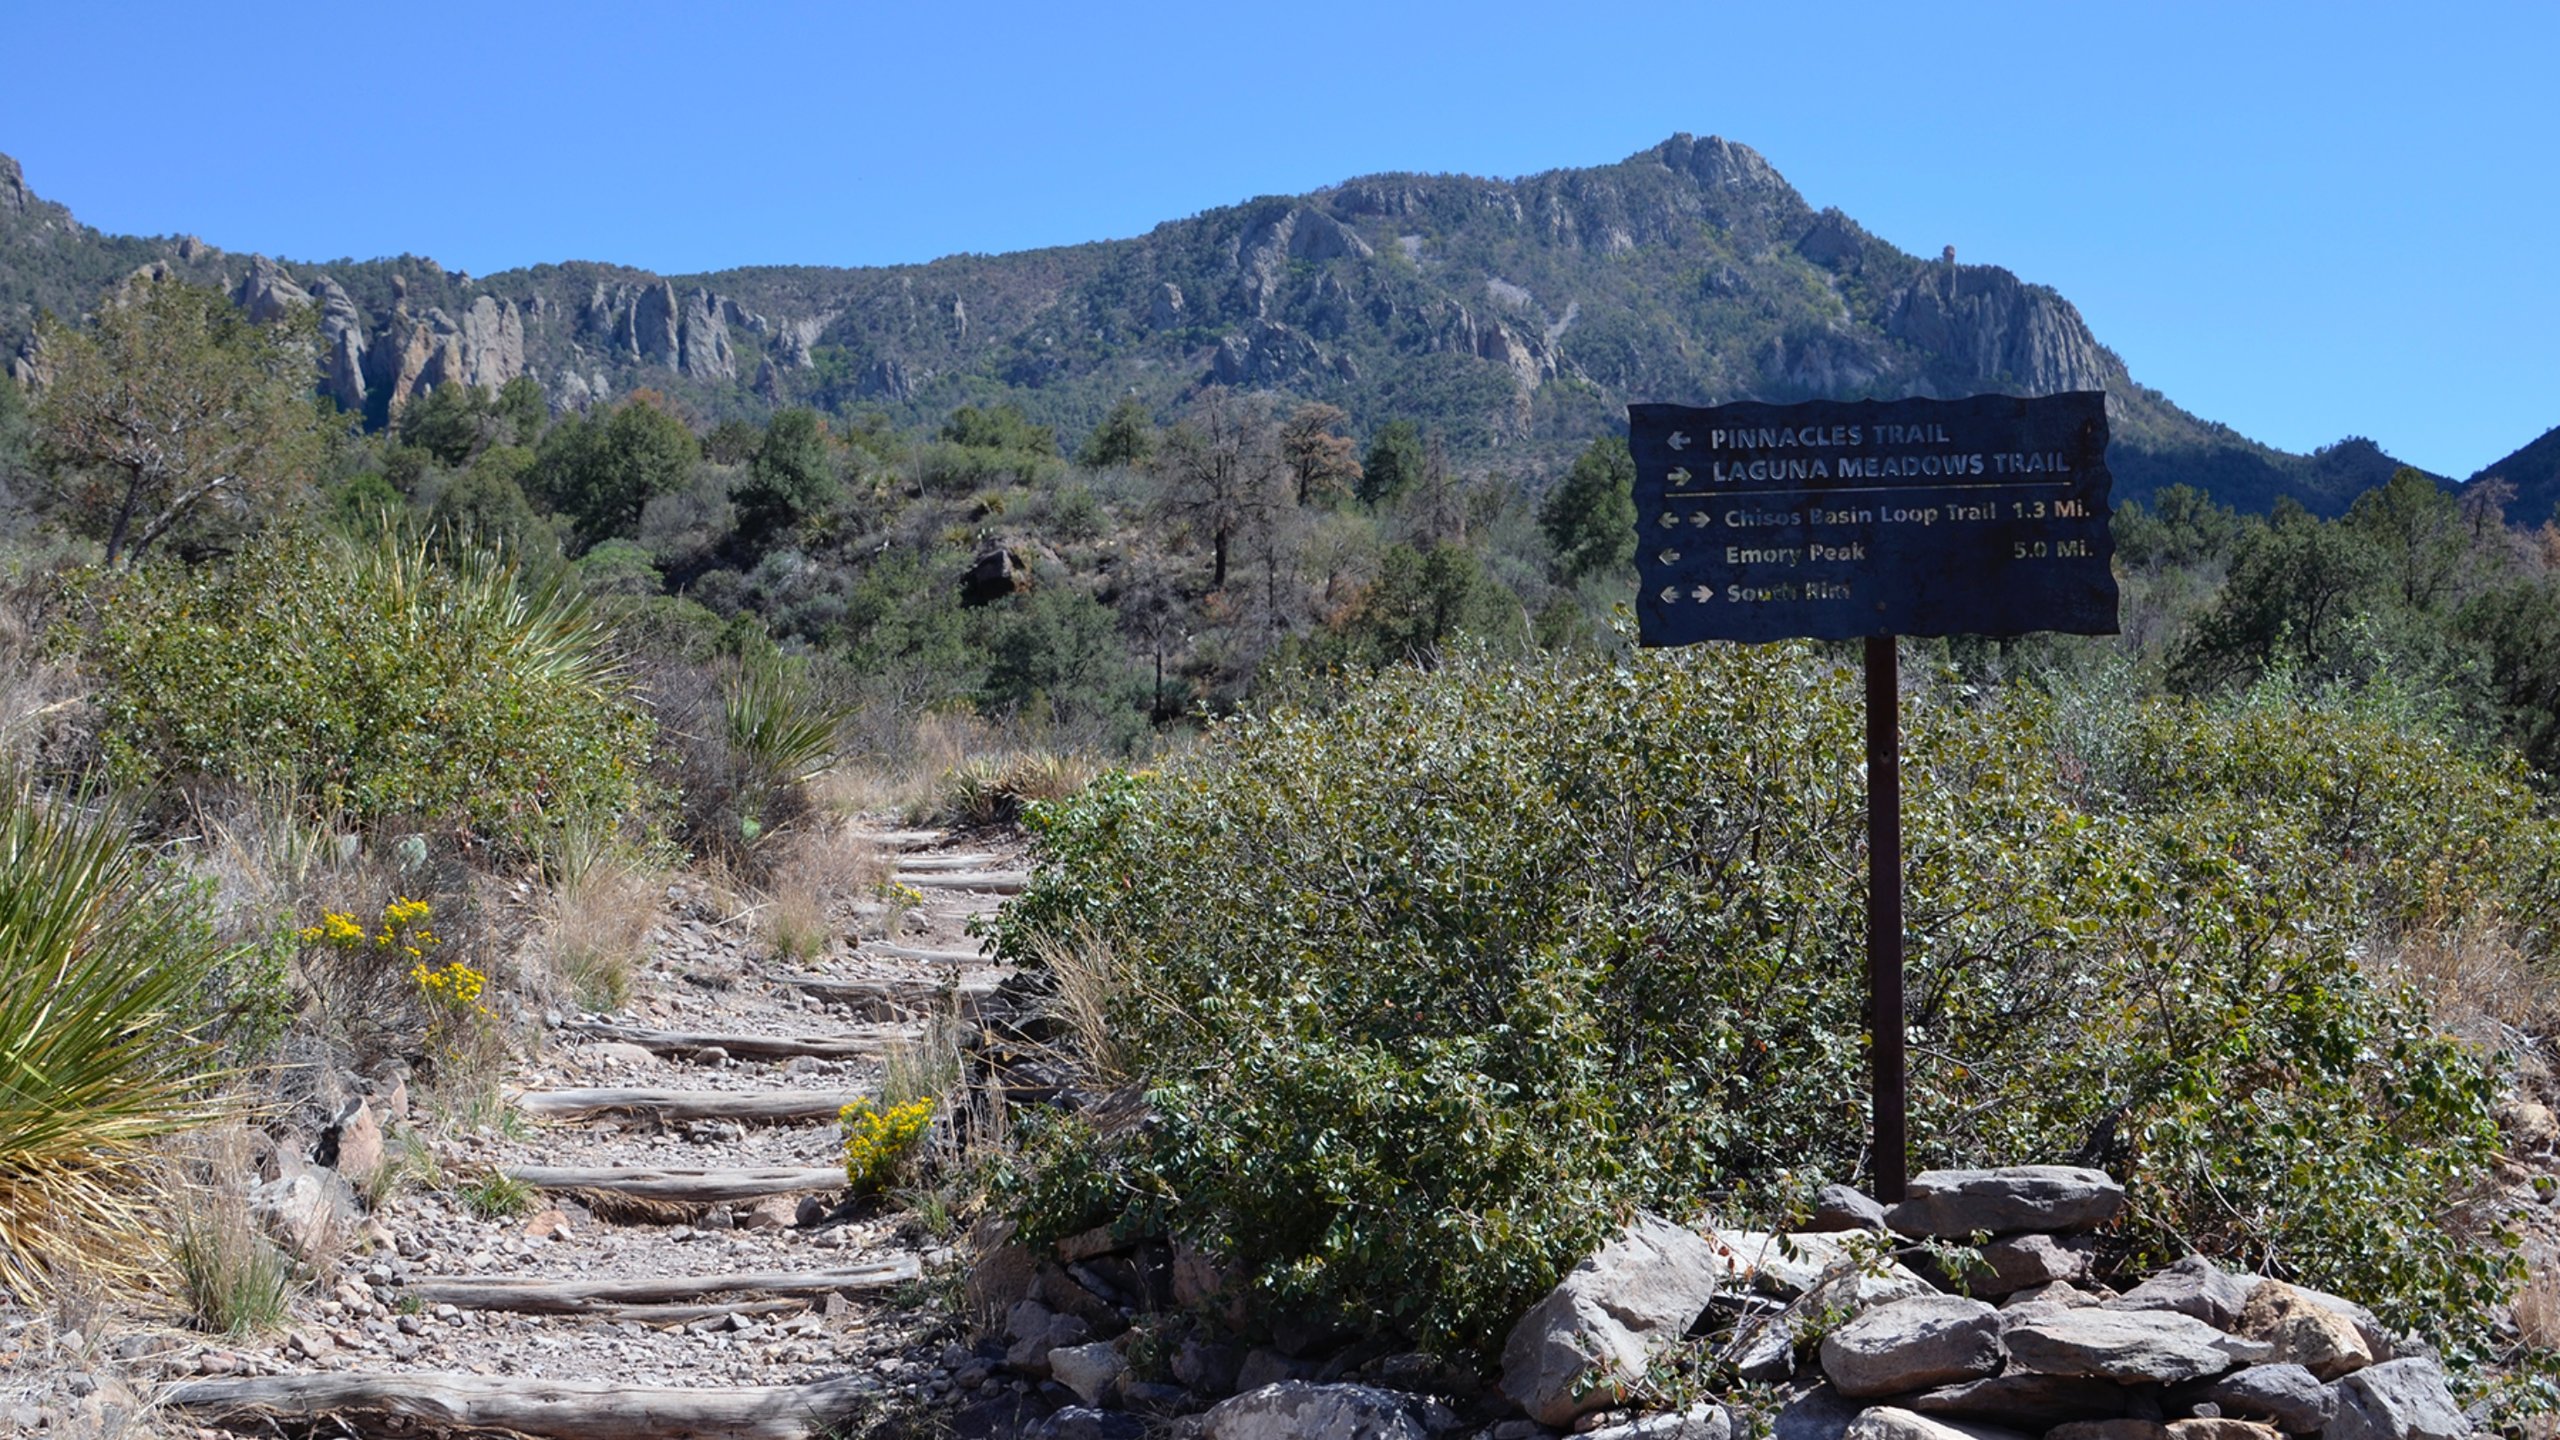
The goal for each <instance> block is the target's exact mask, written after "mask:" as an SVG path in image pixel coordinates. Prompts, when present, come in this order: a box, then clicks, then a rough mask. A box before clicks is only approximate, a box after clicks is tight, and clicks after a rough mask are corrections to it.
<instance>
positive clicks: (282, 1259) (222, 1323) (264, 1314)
mask: <svg viewBox="0 0 2560 1440" xmlns="http://www.w3.org/2000/svg"><path fill="white" fill-rule="evenodd" d="M197 1141H198V1143H196V1144H195V1145H193V1146H191V1147H188V1148H189V1150H190V1151H191V1152H192V1153H190V1154H189V1155H188V1156H187V1159H186V1161H185V1163H183V1164H181V1165H180V1166H179V1167H178V1169H179V1170H180V1172H181V1175H180V1178H179V1179H178V1180H177V1181H176V1183H175V1184H174V1185H173V1187H172V1190H171V1193H170V1195H169V1197H168V1207H167V1208H168V1210H169V1212H170V1215H171V1222H170V1231H169V1236H168V1248H169V1260H170V1270H169V1273H170V1277H171V1278H172V1279H173V1280H174V1281H175V1282H176V1286H177V1297H176V1298H177V1300H178V1303H179V1306H180V1308H181V1310H182V1311H183V1312H184V1316H185V1320H186V1323H187V1324H188V1325H190V1326H192V1327H193V1328H195V1329H198V1330H205V1331H210V1332H212V1333H214V1334H218V1335H252V1334H256V1333H258V1332H261V1331H265V1330H272V1329H274V1328H275V1327H276V1326H277V1325H279V1324H281V1323H282V1322H283V1320H284V1317H285V1307H286V1303H287V1301H288V1300H289V1299H290V1298H291V1296H292V1293H293V1285H294V1265H293V1260H292V1257H290V1256H288V1255H287V1254H285V1252H284V1250H283V1249H282V1248H281V1247H279V1246H278V1245H277V1244H276V1243H275V1242H274V1241H273V1240H272V1239H269V1238H268V1237H267V1235H266V1234H265V1233H264V1232H263V1231H262V1230H260V1229H259V1227H258V1223H257V1220H256V1219H255V1217H253V1216H252V1215H251V1214H250V1213H249V1198H248V1192H247V1186H246V1184H245V1183H244V1181H243V1180H242V1178H241V1177H242V1176H244V1175H248V1174H252V1173H254V1172H252V1171H251V1169H250V1165H249V1152H250V1145H249V1141H248V1136H247V1133H246V1132H245V1130H243V1129H242V1127H240V1126H238V1125H226V1126H221V1127H218V1128H215V1129H212V1130H208V1131H205V1132H203V1133H202V1134H201V1135H200V1136H199V1137H197Z"/></svg>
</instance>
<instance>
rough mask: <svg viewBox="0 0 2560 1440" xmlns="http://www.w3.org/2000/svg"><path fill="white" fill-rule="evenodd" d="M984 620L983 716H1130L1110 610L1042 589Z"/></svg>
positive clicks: (1072, 593)
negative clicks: (984, 712)
mask: <svg viewBox="0 0 2560 1440" xmlns="http://www.w3.org/2000/svg"><path fill="white" fill-rule="evenodd" d="M986 613H987V615H988V621H987V636H986V642H985V643H986V653H987V669H986V678H985V679H984V680H983V681H981V682H980V684H979V687H978V698H979V703H980V705H981V706H982V707H983V708H984V709H985V710H987V711H988V712H989V713H991V714H1017V713H1020V712H1023V711H1025V710H1030V711H1035V712H1040V713H1043V714H1045V715H1047V716H1050V717H1057V716H1062V715H1073V716H1080V717H1087V718H1094V717H1112V716H1116V715H1126V714H1128V713H1129V710H1130V699H1129V695H1128V690H1129V684H1130V679H1131V675H1130V668H1129V660H1128V656H1127V653H1126V652H1125V651H1124V650H1123V649H1122V648H1121V645H1120V642H1119V636H1118V634H1117V633H1116V621H1115V620H1114V619H1113V616H1112V613H1111V609H1110V607H1109V606H1106V605H1104V604H1103V603H1102V602H1100V601H1098V600H1096V599H1094V598H1093V597H1092V596H1091V595H1088V594H1086V593H1084V592H1083V591H1081V590H1069V589H1056V588H1048V587H1044V588H1042V589H1039V590H1035V591H1033V592H1032V593H1030V594H1028V595H1022V596H1017V597H1015V598H1014V599H1012V600H1008V601H1006V602H1004V603H1003V604H1001V605H999V606H995V607H992V608H991V609H990V610H989V611H988V612H986Z"/></svg>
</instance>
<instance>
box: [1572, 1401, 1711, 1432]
mask: <svg viewBox="0 0 2560 1440" xmlns="http://www.w3.org/2000/svg"><path fill="white" fill-rule="evenodd" d="M1582 1440H1733V1415H1732V1412H1730V1411H1728V1410H1726V1409H1725V1408H1724V1407H1723V1406H1721V1405H1718V1404H1716V1403H1715V1402H1714V1401H1712V1400H1710V1401H1708V1402H1706V1403H1705V1404H1702V1405H1694V1406H1691V1407H1690V1408H1689V1409H1686V1410H1680V1411H1675V1412H1672V1413H1669V1414H1663V1415H1647V1416H1645V1417H1644V1418H1642V1419H1640V1420H1630V1421H1628V1422H1627V1423H1626V1424H1624V1425H1606V1426H1603V1427H1601V1428H1600V1429H1597V1430H1594V1431H1591V1432H1590V1433H1589V1434H1587V1435H1585V1436H1583V1437H1582Z"/></svg>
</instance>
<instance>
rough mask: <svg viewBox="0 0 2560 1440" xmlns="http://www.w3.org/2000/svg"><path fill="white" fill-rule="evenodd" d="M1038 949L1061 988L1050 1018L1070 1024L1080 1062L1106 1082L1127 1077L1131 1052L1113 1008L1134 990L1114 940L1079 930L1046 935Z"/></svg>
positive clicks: (1052, 1003)
mask: <svg viewBox="0 0 2560 1440" xmlns="http://www.w3.org/2000/svg"><path fill="white" fill-rule="evenodd" d="M1036 948H1037V952H1038V954H1039V956H1040V962H1041V964H1042V965H1044V966H1045V967H1047V969H1048V972H1049V977H1050V979H1051V981H1052V982H1054V983H1055V984H1056V986H1057V993H1056V994H1055V995H1053V996H1051V997H1050V1000H1049V1015H1050V1018H1052V1019H1054V1020H1056V1021H1057V1022H1058V1023H1059V1024H1060V1025H1061V1026H1062V1027H1064V1028H1065V1031H1066V1039H1067V1042H1068V1043H1069V1045H1071V1046H1072V1047H1073V1049H1074V1052H1075V1060H1076V1063H1077V1064H1079V1065H1081V1066H1082V1067H1083V1068H1084V1069H1085V1070H1087V1071H1088V1072H1090V1073H1091V1074H1092V1075H1093V1076H1094V1077H1095V1078H1096V1079H1098V1080H1101V1081H1102V1082H1104V1083H1106V1084H1116V1083H1118V1082H1119V1081H1121V1080H1124V1079H1126V1078H1128V1074H1129V1056H1128V1052H1127V1049H1126V1048H1125V1047H1124V1046H1123V1044H1122V1043H1121V1039H1120V1037H1119V1035H1118V1034H1116V1033H1115V1032H1114V1030H1113V1027H1112V1024H1111V1012H1112V1010H1113V1008H1114V1007H1115V1006H1117V1005H1118V1004H1119V1003H1120V999H1121V997H1122V996H1123V995H1124V994H1125V993H1126V992H1127V990H1128V988H1129V975H1128V970H1127V968H1126V967H1124V966H1123V965H1122V964H1121V963H1120V958H1119V956H1117V955H1115V954H1113V953H1112V949H1111V942H1110V941H1108V940H1106V939H1104V938H1102V937H1101V936H1099V935H1095V934H1093V933H1092V932H1091V931H1088V930H1079V931H1077V932H1076V933H1075V934H1073V935H1071V936H1069V937H1067V938H1064V939H1050V938H1043V939H1042V940H1040V941H1039V943H1038V945H1037V947H1036Z"/></svg>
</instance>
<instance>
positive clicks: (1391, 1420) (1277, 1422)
mask: <svg viewBox="0 0 2560 1440" xmlns="http://www.w3.org/2000/svg"><path fill="white" fill-rule="evenodd" d="M1427 1418H1432V1417H1426V1416H1422V1415H1417V1414H1416V1413H1415V1412H1414V1409H1413V1407H1412V1405H1411V1404H1410V1403H1409V1402H1408V1401H1407V1399H1406V1397H1404V1396H1402V1395H1398V1394H1396V1393H1394V1392H1393V1391H1389V1390H1376V1389H1372V1388H1370V1387H1369V1386H1366V1385H1310V1384H1308V1383H1307V1382H1305V1381H1303V1380H1288V1381H1283V1382H1281V1383H1280V1384H1277V1385H1266V1386H1264V1387H1263V1388H1262V1389H1259V1390H1250V1391H1247V1392H1245V1393H1244V1394H1242V1395H1238V1396H1237V1397H1235V1398H1234V1399H1232V1400H1225V1401H1221V1402H1219V1403H1218V1404H1217V1405H1216V1406H1214V1407H1212V1408H1211V1409H1210V1411H1209V1413H1208V1414H1207V1415H1204V1416H1202V1417H1201V1431H1200V1433H1201V1434H1202V1435H1203V1436H1204V1437H1205V1440H1297V1437H1300V1436H1307V1435H1323V1436H1328V1437H1333V1440H1430V1435H1431V1433H1432V1430H1433V1428H1435V1427H1433V1426H1430V1425H1426V1424H1425V1420H1426V1419H1427Z"/></svg>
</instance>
